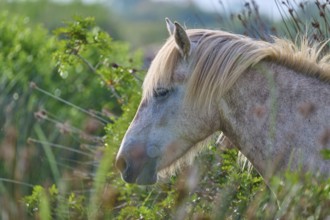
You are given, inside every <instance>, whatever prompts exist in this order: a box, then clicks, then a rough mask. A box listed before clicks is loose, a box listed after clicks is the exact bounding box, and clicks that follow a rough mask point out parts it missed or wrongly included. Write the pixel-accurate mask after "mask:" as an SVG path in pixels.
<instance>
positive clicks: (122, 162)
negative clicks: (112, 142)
mask: <svg viewBox="0 0 330 220" xmlns="http://www.w3.org/2000/svg"><path fill="white" fill-rule="evenodd" d="M127 165H128V164H127V161H126V159H125V158H124V157H123V156H121V155H119V156H118V158H117V160H116V168H117V169H118V170H119V171H120V172H121V173H124V172H125V170H126V169H127Z"/></svg>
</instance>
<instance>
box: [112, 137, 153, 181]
mask: <svg viewBox="0 0 330 220" xmlns="http://www.w3.org/2000/svg"><path fill="white" fill-rule="evenodd" d="M144 146H145V144H143V143H138V142H137V143H133V144H132V143H130V144H123V145H122V146H121V149H120V150H119V152H118V155H117V159H116V162H115V166H116V168H117V169H118V170H119V171H120V173H121V176H122V179H123V180H124V181H125V182H127V183H137V184H140V185H149V184H153V183H155V182H156V181H157V172H156V159H155V158H150V157H148V155H147V152H146V150H145V147H144Z"/></svg>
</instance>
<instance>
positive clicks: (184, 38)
mask: <svg viewBox="0 0 330 220" xmlns="http://www.w3.org/2000/svg"><path fill="white" fill-rule="evenodd" d="M174 25H175V29H174V39H175V42H176V44H177V46H178V48H179V51H180V53H181V55H182V56H183V58H184V59H186V58H187V57H188V56H189V53H190V39H189V37H188V35H187V32H186V31H185V29H184V28H183V27H182V26H181V25H180V24H179V23H178V22H174Z"/></svg>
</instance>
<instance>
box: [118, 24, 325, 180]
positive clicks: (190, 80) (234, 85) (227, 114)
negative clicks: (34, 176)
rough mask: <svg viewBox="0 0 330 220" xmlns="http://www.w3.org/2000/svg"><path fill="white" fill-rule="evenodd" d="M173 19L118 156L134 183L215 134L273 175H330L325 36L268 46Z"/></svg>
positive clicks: (169, 166)
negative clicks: (310, 42)
mask: <svg viewBox="0 0 330 220" xmlns="http://www.w3.org/2000/svg"><path fill="white" fill-rule="evenodd" d="M166 21H167V27H168V31H169V33H170V37H169V39H168V40H167V42H166V43H165V45H164V46H163V47H162V48H161V50H160V51H159V52H158V54H157V55H156V57H155V59H154V60H153V62H152V64H151V66H150V69H149V71H148V73H147V75H146V78H145V80H144V83H143V97H142V101H141V104H140V107H139V109H138V111H137V113H136V116H135V118H134V120H133V121H132V123H131V125H130V127H129V129H128V130H127V132H126V135H125V137H124V139H123V141H122V144H121V147H120V150H119V152H118V155H117V161H116V166H117V168H118V169H119V170H120V172H121V174H122V178H123V179H124V180H125V181H126V182H128V183H137V184H153V183H155V182H156V181H157V179H158V176H159V174H163V173H167V172H171V171H173V170H174V169H175V167H177V165H180V164H182V162H186V161H191V159H192V158H193V155H194V154H195V153H196V151H198V150H199V149H200V147H199V146H200V144H199V143H200V142H202V141H203V140H206V139H207V138H208V137H209V136H211V135H212V134H214V133H215V132H217V131H221V132H223V134H224V135H225V136H226V137H227V138H229V140H230V141H231V142H232V143H233V144H234V146H236V147H237V148H238V149H239V150H240V152H241V153H242V154H244V155H245V156H246V157H247V158H248V160H249V161H250V162H251V163H252V165H253V166H254V167H255V168H256V169H257V171H258V172H259V173H260V174H261V175H262V176H263V177H265V178H266V179H267V178H268V177H270V176H272V175H274V174H280V173H281V171H283V170H285V169H287V168H289V169H293V170H300V171H303V172H305V171H311V172H321V173H323V174H325V175H327V176H330V175H329V174H330V161H326V160H323V158H322V156H321V154H320V151H321V150H322V149H325V148H329V147H330V84H329V80H330V65H329V56H328V55H322V48H323V47H324V45H325V43H324V44H318V45H313V46H308V42H307V41H306V40H305V41H304V40H302V42H301V45H300V46H299V47H298V46H296V45H294V44H293V43H292V42H289V41H285V40H281V39H274V43H268V42H264V41H258V40H254V39H251V38H248V37H244V36H240V35H234V34H230V33H227V32H223V31H213V30H195V29H194V30H184V28H182V26H181V25H180V24H178V23H176V22H175V23H174V24H173V23H172V22H170V21H169V20H168V19H167V20H166Z"/></svg>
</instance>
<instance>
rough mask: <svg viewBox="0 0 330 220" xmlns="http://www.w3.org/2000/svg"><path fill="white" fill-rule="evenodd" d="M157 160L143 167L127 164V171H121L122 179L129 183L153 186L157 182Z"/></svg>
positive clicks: (147, 162)
mask: <svg viewBox="0 0 330 220" xmlns="http://www.w3.org/2000/svg"><path fill="white" fill-rule="evenodd" d="M157 176H158V175H157V171H156V160H150V161H146V162H145V163H143V164H142V165H141V166H138V165H137V164H127V165H126V168H125V170H122V171H121V177H122V179H123V180H124V181H125V182H127V183H133V184H138V185H153V184H155V183H156V182H157V180H158V177H157Z"/></svg>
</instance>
